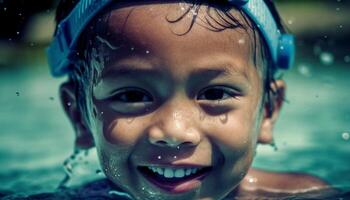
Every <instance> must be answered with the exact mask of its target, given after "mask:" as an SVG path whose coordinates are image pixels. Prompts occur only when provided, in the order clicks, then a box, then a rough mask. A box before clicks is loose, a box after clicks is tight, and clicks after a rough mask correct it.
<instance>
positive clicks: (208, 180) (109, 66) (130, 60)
mask: <svg viewBox="0 0 350 200" xmlns="http://www.w3.org/2000/svg"><path fill="white" fill-rule="evenodd" d="M183 6H185V7H186V8H187V6H189V5H187V4H178V3H176V4H175V3H174V4H161V5H156V4H152V5H137V6H131V7H124V8H118V9H116V10H113V11H111V13H110V16H109V19H108V32H109V34H107V36H101V37H98V40H99V41H100V42H101V45H104V46H105V49H108V50H107V52H108V53H107V54H108V56H107V57H108V59H106V62H105V66H104V68H103V71H102V74H101V77H100V79H99V81H98V83H97V84H96V85H95V86H94V87H93V106H94V109H95V111H96V112H95V113H97V114H96V115H95V116H94V121H95V124H96V126H95V128H96V130H94V131H93V132H94V133H93V135H94V140H95V144H96V147H97V150H98V154H99V157H100V160H101V165H102V168H103V170H104V172H105V174H106V175H107V177H108V178H109V179H110V180H112V181H113V182H114V183H115V184H116V185H118V186H119V187H121V188H122V189H124V190H125V191H127V192H128V193H130V194H131V195H132V196H133V197H135V198H136V199H187V200H188V199H220V198H223V197H224V196H225V195H227V194H228V193H229V192H230V191H232V190H233V189H234V188H235V187H236V186H237V184H238V183H239V182H240V180H241V179H242V178H243V177H244V175H245V174H246V172H247V170H248V168H249V166H250V164H251V161H252V158H253V156H254V152H255V146H256V142H257V137H258V134H259V129H260V128H259V127H260V124H261V121H262V112H261V110H262V109H261V107H262V78H261V76H260V75H259V73H258V70H257V68H258V67H256V66H254V62H253V56H252V54H253V53H254V50H253V49H251V44H252V41H251V40H250V37H249V36H248V33H247V32H246V31H245V30H242V29H227V30H225V31H222V32H214V31H211V30H208V29H207V28H205V27H203V26H200V25H198V24H195V25H194V26H193V27H192V29H191V30H190V31H189V32H188V33H187V34H184V35H180V34H181V33H184V32H186V30H187V29H188V28H189V25H190V23H191V20H192V18H193V14H191V13H190V14H188V15H187V16H185V18H183V19H182V20H181V21H179V22H177V23H169V21H167V19H168V20H171V19H176V18H177V17H179V15H182V14H183V12H184V11H183V9H181V7H183ZM202 10H204V11H200V12H199V13H198V17H199V18H202V19H204V17H205V16H206V15H207V13H206V11H205V9H202ZM231 12H232V14H233V15H234V16H236V17H237V18H238V19H242V18H241V17H240V14H238V12H237V11H235V10H232V11H231ZM197 21H200V20H199V19H197ZM199 23H200V22H199ZM202 24H203V23H202ZM248 32H249V31H248Z"/></svg>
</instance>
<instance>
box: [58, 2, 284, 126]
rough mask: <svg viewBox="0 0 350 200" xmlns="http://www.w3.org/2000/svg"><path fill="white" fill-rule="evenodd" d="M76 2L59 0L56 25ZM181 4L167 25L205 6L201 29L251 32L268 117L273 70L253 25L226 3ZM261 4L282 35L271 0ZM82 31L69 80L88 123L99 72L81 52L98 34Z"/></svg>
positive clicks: (88, 46)
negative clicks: (260, 60)
mask: <svg viewBox="0 0 350 200" xmlns="http://www.w3.org/2000/svg"><path fill="white" fill-rule="evenodd" d="M78 2H79V0H61V1H60V3H59V4H58V7H57V10H56V17H55V19H56V22H57V24H59V22H60V21H62V20H63V19H64V18H65V17H66V16H68V15H69V13H70V12H71V11H72V9H73V8H74V7H75V5H76V4H77V3H78ZM116 2H117V1H116ZM129 2H130V1H128V3H129ZM131 2H132V3H137V2H140V3H145V1H138V0H134V1H131ZM149 2H150V3H152V2H157V1H154V0H153V1H149ZM162 2H163V1H162ZM169 2H170V1H169ZM179 2H180V1H179ZM181 2H184V3H190V4H191V6H190V7H189V8H188V9H187V10H185V11H184V13H183V14H182V15H180V16H179V17H178V18H176V19H167V20H168V22H169V23H177V22H179V21H181V20H182V19H183V18H184V17H185V16H186V15H187V14H188V13H189V12H190V11H191V10H193V11H194V12H195V13H198V11H199V10H200V9H201V6H202V5H207V14H208V17H206V18H205V19H204V22H205V24H206V26H205V27H206V28H207V29H209V30H211V31H215V32H220V31H224V30H226V29H236V28H241V29H244V30H246V31H248V30H249V29H251V30H253V38H252V41H253V48H254V49H255V53H254V58H253V59H254V62H255V64H256V63H257V55H261V57H262V58H263V60H265V61H266V63H264V66H259V67H258V68H259V70H260V71H261V72H262V73H261V74H262V77H263V82H264V98H265V101H266V102H267V103H269V105H270V106H269V113H268V114H269V115H271V112H272V107H273V105H272V101H271V96H273V95H275V94H276V91H274V90H272V88H271V83H274V82H275V81H274V80H275V79H274V76H275V72H276V71H275V69H274V68H272V67H269V66H272V63H271V62H272V59H271V58H270V55H269V52H268V49H267V45H266V44H265V41H264V40H263V39H262V38H261V37H259V36H258V34H259V33H258V28H257V26H256V25H255V24H254V23H251V21H250V20H249V19H248V17H247V16H246V15H245V14H244V13H243V11H240V12H241V16H242V17H243V19H244V23H245V24H242V23H241V22H240V21H239V20H238V19H236V17H235V16H233V15H232V14H231V13H230V12H229V11H230V9H232V5H230V4H229V3H228V1H227V0H183V1H181ZM264 2H265V3H266V5H267V6H268V8H269V10H270V12H271V13H272V15H273V17H274V19H275V21H276V23H277V26H278V29H279V30H280V31H281V32H282V33H284V32H286V29H285V27H284V25H283V23H282V21H281V18H280V16H279V14H278V12H277V9H276V7H275V5H274V4H273V2H272V0H264ZM212 11H214V13H215V14H216V17H218V19H215V18H214V17H213V16H212V15H211V12H212ZM196 20H197V15H193V17H192V20H191V23H190V25H189V27H188V29H187V31H185V32H184V33H180V34H179V35H184V34H187V33H188V32H189V31H190V30H191V28H192V27H193V25H194V24H195V22H196ZM200 20H202V19H200ZM96 21H97V20H96ZM202 21H203V20H202ZM92 23H93V22H92ZM91 27H93V29H94V30H95V29H96V27H98V25H97V24H94V25H92V26H91ZM86 32H87V33H84V34H83V35H82V36H81V38H80V43H79V44H78V54H80V55H79V56H80V57H81V59H80V60H81V61H82V62H83V63H81V62H80V63H79V62H78V63H77V66H74V67H72V70H71V72H70V73H69V81H71V82H73V84H74V85H75V95H76V98H77V102H78V107H79V109H80V111H81V112H82V113H83V114H85V115H86V116H84V117H85V119H86V120H87V122H90V119H89V116H88V113H91V112H93V111H92V110H90V109H89V106H91V105H88V103H89V100H88V98H87V97H89V95H91V94H92V93H91V90H92V84H94V83H96V81H97V79H98V74H99V72H98V71H99V70H98V69H96V67H93V66H91V65H90V64H89V63H88V62H89V60H90V59H91V54H89V53H87V52H84V50H85V49H90V48H91V47H93V45H94V44H93V43H94V42H93V41H91V38H95V37H96V35H93V34H94V33H96V32H99V31H86ZM89 32H90V33H89ZM91 34H92V35H91ZM257 42H260V46H261V48H257V45H256V44H257ZM81 65H84V67H82V66H81ZM90 103H91V102H90ZM90 108H91V107H90Z"/></svg>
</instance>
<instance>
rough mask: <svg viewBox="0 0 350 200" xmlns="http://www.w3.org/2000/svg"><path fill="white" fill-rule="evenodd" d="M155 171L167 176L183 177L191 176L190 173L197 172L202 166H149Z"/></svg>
mask: <svg viewBox="0 0 350 200" xmlns="http://www.w3.org/2000/svg"><path fill="white" fill-rule="evenodd" d="M148 169H150V170H152V171H153V172H154V173H158V174H159V175H163V176H164V177H165V178H173V177H176V178H182V177H184V176H189V175H190V174H195V173H196V172H197V171H198V170H200V169H201V168H176V169H174V168H168V167H148Z"/></svg>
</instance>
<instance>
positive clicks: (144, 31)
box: [106, 3, 256, 75]
mask: <svg viewBox="0 0 350 200" xmlns="http://www.w3.org/2000/svg"><path fill="white" fill-rule="evenodd" d="M191 6H192V4H188V3H162V4H138V5H129V6H123V7H117V8H116V9H113V10H112V11H110V12H109V13H108V14H107V15H108V20H107V33H108V34H106V35H107V36H106V37H107V38H108V41H109V42H111V43H112V44H113V46H118V48H119V47H120V48H119V50H118V51H117V52H116V51H114V52H116V53H115V56H113V59H114V60H118V59H123V58H127V57H130V56H131V55H133V56H138V57H147V59H149V60H153V61H154V62H158V63H157V64H159V65H163V66H165V65H167V64H174V65H177V66H186V67H185V68H181V67H178V68H176V70H177V71H179V70H186V69H189V66H196V67H200V66H204V65H206V66H205V67H208V65H212V66H214V65H215V64H214V63H218V65H220V64H222V65H226V64H227V66H234V69H233V70H234V71H236V72H237V71H239V72H241V73H242V74H244V75H247V74H248V73H249V71H251V70H254V71H256V67H255V66H254V62H253V55H252V54H253V53H254V50H253V49H252V47H253V42H252V40H251V36H252V30H250V29H247V30H245V29H242V28H236V29H226V30H223V31H220V32H217V31H213V30H210V28H213V27H211V25H210V23H211V24H214V26H216V27H218V26H219V25H218V24H217V23H216V24H215V21H218V22H221V23H223V21H222V19H220V18H219V16H218V14H217V12H215V11H214V10H215V9H216V8H214V9H212V10H211V11H210V12H208V7H207V6H206V5H202V6H200V7H199V9H197V10H196V9H191V10H189V12H188V13H187V14H186V11H188V9H189V8H190V7H191ZM230 13H231V14H232V15H233V16H234V17H235V18H236V19H237V20H238V21H240V22H241V23H242V24H245V21H244V19H243V18H242V16H241V14H240V13H239V12H238V11H237V10H235V9H231V10H230ZM181 17H182V18H181ZM180 18H181V19H180ZM177 19H180V20H178V21H176V20H177ZM220 20H221V21H220ZM173 21H176V22H173ZM208 21H209V23H208ZM192 23H193V24H192ZM187 31H188V32H187ZM128 49H135V51H134V52H133V53H132V54H130V52H129V51H128ZM145 54H147V55H145ZM159 62H163V63H159Z"/></svg>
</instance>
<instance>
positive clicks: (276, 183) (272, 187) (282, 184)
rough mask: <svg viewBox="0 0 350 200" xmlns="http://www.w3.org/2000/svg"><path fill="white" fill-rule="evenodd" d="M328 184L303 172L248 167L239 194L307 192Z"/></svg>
mask: <svg viewBox="0 0 350 200" xmlns="http://www.w3.org/2000/svg"><path fill="white" fill-rule="evenodd" d="M329 187H330V186H329V185H328V184H327V183H326V182H325V181H323V180H321V179H320V178H317V177H315V176H311V175H308V174H303V173H277V172H269V171H263V170H257V169H250V170H249V172H248V174H247V175H246V176H245V178H244V180H243V181H242V183H241V185H240V186H239V192H238V193H239V194H240V196H241V195H243V196H246V195H247V194H273V193H275V194H296V193H308V192H312V191H316V190H321V189H324V188H329Z"/></svg>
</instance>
